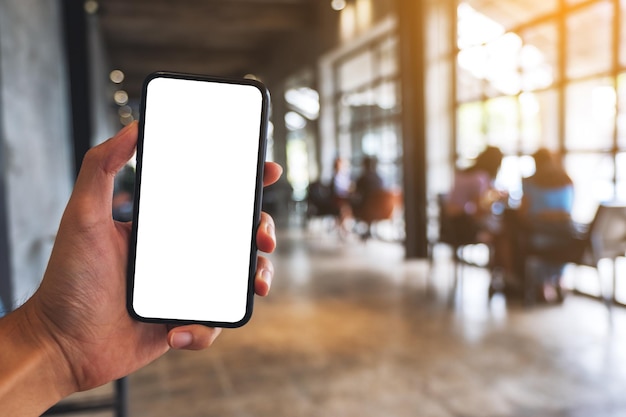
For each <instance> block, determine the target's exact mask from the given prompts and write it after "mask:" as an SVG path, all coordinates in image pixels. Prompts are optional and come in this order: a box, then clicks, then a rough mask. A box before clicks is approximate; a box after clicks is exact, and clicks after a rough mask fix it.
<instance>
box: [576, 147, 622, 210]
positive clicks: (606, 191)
mask: <svg viewBox="0 0 626 417" xmlns="http://www.w3.org/2000/svg"><path fill="white" fill-rule="evenodd" d="M565 169H566V170H567V172H568V174H569V175H570V177H571V178H572V181H574V208H573V211H572V217H573V218H574V220H575V221H577V222H581V223H589V222H590V221H591V220H592V219H593V216H594V215H595V213H596V210H597V208H598V205H599V204H600V203H601V202H603V201H611V200H613V175H614V172H615V171H614V169H615V165H614V162H613V158H612V156H611V155H610V154H571V153H570V154H568V155H566V157H565Z"/></svg>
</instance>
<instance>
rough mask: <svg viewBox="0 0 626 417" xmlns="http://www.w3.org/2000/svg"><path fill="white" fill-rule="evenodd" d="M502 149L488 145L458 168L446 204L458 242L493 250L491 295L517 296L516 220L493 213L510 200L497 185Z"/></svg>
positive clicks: (490, 265)
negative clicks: (468, 164)
mask: <svg viewBox="0 0 626 417" xmlns="http://www.w3.org/2000/svg"><path fill="white" fill-rule="evenodd" d="M502 157H503V155H502V152H501V151H500V149H498V148H497V147H494V146H488V147H487V148H485V150H483V152H481V153H480V154H479V155H478V156H477V157H476V159H475V161H474V163H473V164H472V165H471V166H469V167H468V168H466V169H464V170H458V171H457V172H456V173H455V176H454V184H453V186H452V189H451V191H450V193H449V194H448V196H447V200H446V202H445V203H444V209H445V216H446V218H447V221H448V223H449V224H448V225H447V226H446V227H447V230H449V231H450V233H451V236H449V237H448V239H450V240H452V241H453V242H454V243H456V244H457V245H465V244H472V243H485V244H488V245H489V247H490V249H491V256H490V260H489V267H490V269H491V270H492V273H493V275H492V282H491V285H490V287H489V294H490V296H491V295H493V294H494V293H495V292H496V291H504V292H505V293H506V294H508V295H518V294H520V290H521V288H522V280H521V276H520V274H519V271H518V269H517V268H516V266H515V264H514V258H513V253H514V239H513V238H512V231H513V230H514V227H515V219H514V218H510V217H511V216H507V215H506V214H507V212H505V215H504V216H496V215H494V213H493V211H492V209H493V205H494V204H495V203H497V202H502V201H504V200H506V199H507V194H506V193H505V192H503V191H499V190H497V189H496V188H495V186H494V181H495V179H496V176H497V175H498V171H499V170H500V166H501V164H502Z"/></svg>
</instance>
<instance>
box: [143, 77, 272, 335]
mask: <svg viewBox="0 0 626 417" xmlns="http://www.w3.org/2000/svg"><path fill="white" fill-rule="evenodd" d="M262 103H263V95H262V93H261V91H260V90H259V89H258V88H256V87H255V86H250V85H238V84H226V83H214V82H205V81H196V80H181V79H173V78H155V79H153V80H151V81H150V83H149V84H148V87H147V93H146V111H145V120H144V123H145V126H144V142H143V158H142V173H141V192H140V200H139V202H138V204H139V215H138V224H137V249H136V257H135V276H134V290H133V307H134V310H135V312H136V313H137V314H139V315H140V316H143V317H146V318H165V319H177V320H201V321H218V322H231V323H233V322H237V321H240V320H241V319H242V318H243V317H244V315H245V312H246V301H247V296H248V278H249V276H248V274H249V269H250V250H251V247H250V244H251V242H252V232H253V211H254V197H255V186H256V181H257V179H256V174H257V158H258V151H259V137H260V127H261V112H262Z"/></svg>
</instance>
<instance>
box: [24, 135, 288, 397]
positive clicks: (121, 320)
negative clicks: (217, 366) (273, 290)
mask: <svg viewBox="0 0 626 417" xmlns="http://www.w3.org/2000/svg"><path fill="white" fill-rule="evenodd" d="M136 142H137V124H136V123H133V124H131V125H130V126H128V127H126V128H125V129H123V130H122V131H120V132H119V133H118V134H117V135H115V136H114V137H113V138H111V139H109V140H108V141H106V142H104V143H102V144H101V145H99V146H96V147H94V148H93V149H91V150H90V151H89V152H88V153H87V155H86V156H85V159H84V161H83V165H82V168H81V171H80V174H79V176H78V179H77V181H76V185H75V187H74V191H73V193H72V196H71V198H70V201H69V202H68V205H67V208H66V210H65V213H64V215H63V218H62V220H61V225H60V227H59V231H58V234H57V238H56V241H55V245H54V248H53V251H52V255H51V257H50V261H49V264H48V268H47V270H46V273H45V275H44V279H43V281H42V283H41V286H40V288H39V289H38V290H37V292H36V293H35V294H34V295H33V297H32V298H31V299H30V300H29V301H27V302H26V303H25V304H24V306H22V308H20V309H18V310H17V311H16V312H15V313H17V314H21V315H22V317H23V319H24V322H25V323H28V326H23V327H24V328H25V330H24V331H28V332H29V334H28V335H27V336H28V338H29V339H30V340H34V341H35V343H36V344H39V345H41V346H43V347H44V348H45V350H46V352H47V355H48V356H51V357H52V361H51V365H52V366H54V369H52V370H50V371H51V372H52V373H53V374H55V375H56V376H55V378H56V380H57V383H58V384H57V386H56V387H55V388H56V389H57V390H58V395H59V396H61V397H64V396H66V395H69V394H70V393H72V392H75V391H83V390H87V389H90V388H93V387H96V386H99V385H102V384H104V383H107V382H109V381H111V380H114V379H117V378H120V377H123V376H125V375H128V374H129V373H131V372H133V371H135V370H137V369H139V368H141V367H143V366H144V365H146V364H148V363H150V362H151V361H153V360H154V359H156V358H158V357H159V356H161V355H162V354H164V353H165V352H166V351H167V350H168V349H170V348H177V349H183V348H184V349H194V350H195V349H204V348H207V347H208V346H210V345H211V343H212V342H213V341H214V340H215V338H216V337H217V336H218V335H219V333H220V329H216V328H209V327H206V326H202V325H185V326H180V327H171V326H166V325H163V324H148V323H141V322H138V321H135V320H133V319H131V318H130V316H129V314H128V312H127V310H126V266H127V259H128V241H129V235H130V229H131V225H130V223H120V222H116V221H114V220H113V218H112V215H111V206H112V196H113V181H114V178H115V174H116V173H117V172H118V171H119V170H120V169H121V168H122V167H123V166H124V165H125V164H126V162H128V160H129V159H130V158H131V157H132V155H133V153H134V150H135V146H136ZM281 173H282V168H281V167H280V166H279V165H277V164H274V163H266V165H265V176H264V181H263V183H264V185H266V186H267V185H270V184H272V183H274V182H276V181H277V180H278V178H279V177H280V175H281ZM275 245H276V238H275V234H274V222H273V220H272V218H271V216H269V215H268V214H266V213H262V216H261V223H260V226H259V230H258V233H257V246H258V248H259V250H260V251H262V252H268V253H269V252H272V251H273V250H274V248H275ZM272 276H273V266H272V263H271V262H270V261H269V260H268V259H267V258H265V257H263V256H259V259H258V264H257V271H256V275H255V292H256V293H257V294H258V295H261V296H265V295H267V294H268V292H269V289H270V286H271V279H272ZM59 399H60V398H59ZM57 400H58V399H57Z"/></svg>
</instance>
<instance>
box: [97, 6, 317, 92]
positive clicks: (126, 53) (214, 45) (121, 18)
mask: <svg viewBox="0 0 626 417" xmlns="http://www.w3.org/2000/svg"><path fill="white" fill-rule="evenodd" d="M315 2H319V0H177V1H176V2H174V1H171V0H131V1H129V0H99V1H98V3H97V4H98V20H99V24H100V28H101V31H102V32H101V33H102V36H103V38H104V43H105V48H106V50H107V55H108V59H109V61H110V65H111V66H112V68H117V69H120V70H122V71H123V72H124V73H125V74H126V80H125V82H124V84H125V88H126V89H127V90H128V92H129V94H130V95H131V96H132V95H136V94H137V93H138V91H139V86H140V85H141V81H142V80H143V78H144V77H145V76H146V75H147V74H149V73H151V72H153V71H156V70H169V71H183V72H191V73H198V74H212V75H223V76H237V77H241V76H244V75H246V74H248V73H258V72H259V71H262V70H263V69H264V67H266V66H267V64H268V62H269V61H270V60H271V59H272V56H273V55H274V49H275V47H276V45H277V44H278V43H280V42H281V40H284V39H288V38H290V37H293V36H295V35H296V34H299V33H303V32H307V31H310V30H311V28H312V27H313V25H314V24H315V22H314V18H313V17H314V16H315V13H314V11H315V9H314V3H315Z"/></svg>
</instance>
